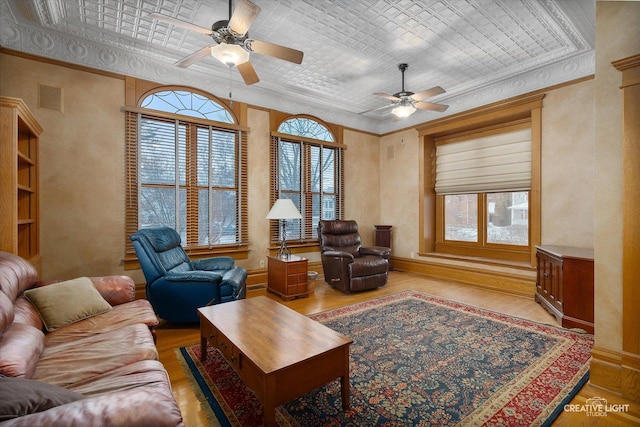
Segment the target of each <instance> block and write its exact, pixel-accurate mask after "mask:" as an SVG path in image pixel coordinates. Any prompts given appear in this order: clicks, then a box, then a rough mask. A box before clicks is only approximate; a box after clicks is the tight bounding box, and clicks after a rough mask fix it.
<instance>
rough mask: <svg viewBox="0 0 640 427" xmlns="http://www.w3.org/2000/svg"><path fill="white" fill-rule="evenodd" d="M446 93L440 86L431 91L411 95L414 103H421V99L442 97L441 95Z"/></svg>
mask: <svg viewBox="0 0 640 427" xmlns="http://www.w3.org/2000/svg"><path fill="white" fill-rule="evenodd" d="M445 92H446V90H444V89H442V88H441V87H440V86H435V87H432V88H431V89H427V90H424V91H422V92H419V93H414V94H413V95H411V98H412V99H413V100H414V101H420V100H421V99H425V98H429V97H431V96H436V95H440V94H441V93H445Z"/></svg>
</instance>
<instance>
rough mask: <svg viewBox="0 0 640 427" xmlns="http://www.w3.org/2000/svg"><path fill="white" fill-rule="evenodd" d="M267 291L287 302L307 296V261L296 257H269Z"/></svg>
mask: <svg viewBox="0 0 640 427" xmlns="http://www.w3.org/2000/svg"><path fill="white" fill-rule="evenodd" d="M267 290H268V291H269V292H273V293H274V294H278V295H280V297H282V298H283V299H285V300H287V301H288V300H291V299H293V298H296V297H306V296H308V295H309V286H308V284H307V259H306V258H302V257H299V256H297V255H291V256H289V258H278V257H269V275H268V283H267Z"/></svg>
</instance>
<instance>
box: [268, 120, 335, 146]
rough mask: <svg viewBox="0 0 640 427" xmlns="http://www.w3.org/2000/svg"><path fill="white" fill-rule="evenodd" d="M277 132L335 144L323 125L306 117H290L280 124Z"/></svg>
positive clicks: (331, 135)
mask: <svg viewBox="0 0 640 427" xmlns="http://www.w3.org/2000/svg"><path fill="white" fill-rule="evenodd" d="M278 132H280V133H286V134H289V135H297V136H304V137H306V138H313V139H318V140H320V141H329V142H335V138H334V137H333V134H332V133H331V131H330V130H329V129H327V127H326V126H325V125H323V124H322V123H319V122H318V121H316V120H314V119H310V118H308V117H292V118H290V119H287V120H285V121H283V122H282V123H280V126H278Z"/></svg>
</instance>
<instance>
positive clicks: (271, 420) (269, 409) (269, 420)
mask: <svg viewBox="0 0 640 427" xmlns="http://www.w3.org/2000/svg"><path fill="white" fill-rule="evenodd" d="M267 400H270V399H267ZM262 409H263V411H264V427H272V426H275V425H276V407H275V405H274V404H273V402H265V404H264V405H263V408H262Z"/></svg>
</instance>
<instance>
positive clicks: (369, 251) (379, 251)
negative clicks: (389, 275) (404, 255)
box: [360, 246, 391, 258]
mask: <svg viewBox="0 0 640 427" xmlns="http://www.w3.org/2000/svg"><path fill="white" fill-rule="evenodd" d="M390 253H391V248H387V247H384V246H369V247H361V248H360V255H377V256H381V257H383V258H389V254H390Z"/></svg>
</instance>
